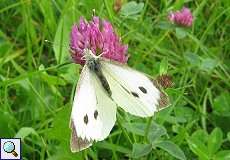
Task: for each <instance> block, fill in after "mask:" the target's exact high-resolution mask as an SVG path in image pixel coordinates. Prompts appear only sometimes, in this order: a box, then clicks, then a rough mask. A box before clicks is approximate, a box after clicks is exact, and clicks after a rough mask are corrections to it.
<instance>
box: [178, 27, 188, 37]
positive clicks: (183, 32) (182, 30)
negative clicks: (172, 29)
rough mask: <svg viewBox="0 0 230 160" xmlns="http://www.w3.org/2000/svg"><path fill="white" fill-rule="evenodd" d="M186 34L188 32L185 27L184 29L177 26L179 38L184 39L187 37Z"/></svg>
mask: <svg viewBox="0 0 230 160" xmlns="http://www.w3.org/2000/svg"><path fill="white" fill-rule="evenodd" d="M186 35H187V32H186V30H185V29H183V28H178V27H177V28H176V37H177V38H178V39H183V38H185V37H186Z"/></svg>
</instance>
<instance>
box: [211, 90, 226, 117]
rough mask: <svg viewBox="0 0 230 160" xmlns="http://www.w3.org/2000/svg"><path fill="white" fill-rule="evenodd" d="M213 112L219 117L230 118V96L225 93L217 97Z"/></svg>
mask: <svg viewBox="0 0 230 160" xmlns="http://www.w3.org/2000/svg"><path fill="white" fill-rule="evenodd" d="M213 110H214V113H216V114H217V115H219V116H230V94H229V93H227V92H223V93H221V95H219V96H218V97H216V98H215V99H214V104H213Z"/></svg>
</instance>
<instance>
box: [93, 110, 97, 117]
mask: <svg viewBox="0 0 230 160" xmlns="http://www.w3.org/2000/svg"><path fill="white" fill-rule="evenodd" d="M93 116H94V118H95V119H97V116H98V111H97V110H95V111H94V114H93Z"/></svg>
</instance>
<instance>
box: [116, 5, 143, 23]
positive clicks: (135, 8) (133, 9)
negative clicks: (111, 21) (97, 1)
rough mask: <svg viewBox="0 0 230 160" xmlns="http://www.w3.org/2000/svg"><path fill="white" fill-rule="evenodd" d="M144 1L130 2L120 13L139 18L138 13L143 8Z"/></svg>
mask: <svg viewBox="0 0 230 160" xmlns="http://www.w3.org/2000/svg"><path fill="white" fill-rule="evenodd" d="M143 8H144V3H142V2H141V3H136V2H135V1H131V2H128V3H126V4H124V5H123V6H122V7H121V10H120V14H121V15H122V16H124V17H127V18H132V19H137V18H138V14H139V13H140V12H141V11H142V10H143Z"/></svg>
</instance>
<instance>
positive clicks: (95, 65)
mask: <svg viewBox="0 0 230 160" xmlns="http://www.w3.org/2000/svg"><path fill="white" fill-rule="evenodd" d="M86 65H87V67H88V68H89V70H90V71H91V72H94V73H95V74H96V76H97V78H98V79H99V81H100V83H101V85H102V87H103V88H104V89H105V91H106V92H107V94H108V95H109V96H110V97H111V94H112V92H111V90H110V87H109V83H108V81H107V80H106V78H105V76H104V75H103V73H102V71H101V63H100V57H97V56H90V55H89V58H88V59H87V60H86Z"/></svg>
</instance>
